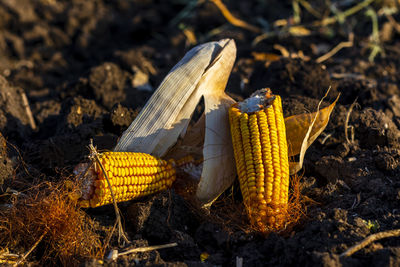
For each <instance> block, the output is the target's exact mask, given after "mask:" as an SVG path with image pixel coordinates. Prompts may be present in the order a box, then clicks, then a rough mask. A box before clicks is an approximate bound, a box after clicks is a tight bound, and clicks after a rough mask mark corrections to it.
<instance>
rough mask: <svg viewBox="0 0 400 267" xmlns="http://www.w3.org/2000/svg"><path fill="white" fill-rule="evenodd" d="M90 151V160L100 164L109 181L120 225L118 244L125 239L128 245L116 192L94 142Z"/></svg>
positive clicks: (90, 146)
mask: <svg viewBox="0 0 400 267" xmlns="http://www.w3.org/2000/svg"><path fill="white" fill-rule="evenodd" d="M89 150H90V156H89V158H91V159H92V160H95V161H96V162H97V163H98V164H99V166H100V168H101V171H102V172H103V173H104V177H105V178H106V180H107V184H108V188H109V189H110V193H111V197H112V200H113V205H114V210H115V217H116V223H117V225H118V243H121V237H122V238H123V239H124V241H125V242H126V243H130V242H129V239H128V237H127V236H126V234H125V231H124V228H123V227H122V220H121V214H120V210H119V208H118V205H117V202H116V201H115V194H114V191H113V189H112V186H111V183H110V180H109V179H108V175H107V172H106V170H105V169H104V166H103V164H101V161H100V158H99V153H98V152H97V150H96V148H95V147H94V146H93V140H91V142H90V144H89ZM113 229H114V228H113Z"/></svg>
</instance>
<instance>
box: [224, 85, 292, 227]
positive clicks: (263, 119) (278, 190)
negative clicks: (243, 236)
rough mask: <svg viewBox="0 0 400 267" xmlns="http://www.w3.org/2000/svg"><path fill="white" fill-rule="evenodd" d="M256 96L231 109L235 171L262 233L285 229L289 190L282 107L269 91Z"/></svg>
mask: <svg viewBox="0 0 400 267" xmlns="http://www.w3.org/2000/svg"><path fill="white" fill-rule="evenodd" d="M254 95H255V96H257V98H254V99H250V100H249V101H247V100H245V101H244V102H241V103H236V104H234V105H232V107H231V108H230V110H229V121H230V127H231V134H232V143H233V148H234V156H235V162H236V168H237V173H238V177H239V182H240V189H241V191H242V195H243V200H244V204H245V207H246V210H247V213H248V216H249V219H250V221H251V223H252V224H253V225H255V226H257V227H258V228H259V229H260V230H261V231H270V230H279V229H281V228H282V227H284V223H285V216H286V211H287V204H288V190H289V162H288V152H287V143H286V130H285V122H284V119H283V113H282V104H281V99H280V97H279V96H273V95H272V93H271V91H270V90H269V89H263V90H260V91H257V92H256V93H255V94H254ZM252 97H253V96H252ZM260 99H261V101H262V102H260V103H257V104H256V105H255V106H251V105H254V101H260Z"/></svg>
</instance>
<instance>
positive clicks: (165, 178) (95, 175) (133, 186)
mask: <svg viewBox="0 0 400 267" xmlns="http://www.w3.org/2000/svg"><path fill="white" fill-rule="evenodd" d="M98 156H99V159H100V162H101V164H102V166H103V168H104V170H105V172H106V174H107V177H108V179H109V181H110V184H111V188H112V190H113V193H114V196H115V200H116V202H121V201H128V200H132V199H135V198H139V197H143V196H147V195H150V194H154V193H157V192H160V191H162V190H165V189H167V188H169V187H170V186H171V185H172V183H173V182H174V181H175V178H176V170H175V165H176V164H175V162H174V161H173V160H169V161H165V160H162V159H158V158H156V157H154V156H151V155H149V154H145V153H133V152H104V153H99V154H98ZM83 169H84V167H82V166H81V167H80V170H77V172H82V170H83ZM80 197H81V198H80V201H79V202H80V205H81V206H82V207H89V206H90V207H98V206H102V205H106V204H110V203H112V201H113V200H112V195H111V192H110V188H109V186H108V183H107V180H106V177H105V174H104V173H103V169H102V168H101V167H100V165H99V164H98V162H96V161H94V163H93V165H92V166H91V167H90V168H89V170H88V173H87V174H86V176H85V178H84V182H83V186H82V194H81V196H80Z"/></svg>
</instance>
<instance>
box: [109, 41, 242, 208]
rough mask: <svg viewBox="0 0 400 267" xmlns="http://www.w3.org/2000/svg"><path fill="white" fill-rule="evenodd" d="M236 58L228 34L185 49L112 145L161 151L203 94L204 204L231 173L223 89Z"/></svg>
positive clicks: (222, 187)
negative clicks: (119, 137) (216, 39)
mask: <svg viewBox="0 0 400 267" xmlns="http://www.w3.org/2000/svg"><path fill="white" fill-rule="evenodd" d="M235 58H236V46H235V43H234V41H233V40H230V39H224V40H220V41H218V42H210V43H206V44H203V45H199V46H196V47H195V48H193V49H192V50H190V51H189V52H188V53H187V54H186V55H185V56H184V57H183V59H182V60H181V61H180V62H179V63H178V64H177V65H176V66H175V67H173V68H172V70H171V71H170V72H169V73H168V75H167V76H166V77H165V79H164V80H163V82H162V83H161V85H160V86H159V87H158V89H157V90H156V91H155V92H154V94H153V95H152V97H151V98H150V99H149V101H148V102H147V103H146V105H145V106H144V108H143V109H142V111H141V112H140V113H139V115H138V116H137V117H136V119H135V120H134V121H133V122H132V124H131V125H130V126H129V128H128V129H127V130H126V131H125V132H124V134H123V135H122V137H121V139H120V140H119V142H118V144H117V146H116V147H115V149H114V150H115V151H134V152H145V153H150V154H153V155H155V156H159V157H161V156H163V155H164V154H165V153H166V152H167V151H168V149H169V148H170V147H171V146H173V145H174V144H175V143H176V142H177V140H178V138H179V136H180V135H181V136H183V135H184V133H185V132H186V129H187V127H188V124H189V121H190V119H191V116H192V114H193V112H194V110H195V108H196V106H197V104H198V103H199V101H200V99H201V97H204V102H205V137H204V139H205V141H204V145H203V158H204V163H203V170H202V175H201V178H200V182H199V187H198V189H197V197H198V198H199V200H200V201H201V202H202V203H204V204H209V203H211V202H212V201H213V200H214V199H215V198H216V197H218V196H219V195H220V194H221V193H222V192H223V191H224V190H225V189H226V188H227V187H229V186H230V185H231V184H232V182H233V180H234V178H235V165H234V158H233V151H232V145H231V143H230V142H231V137H230V132H229V120H228V113H227V110H228V108H229V106H230V105H231V104H232V103H233V102H234V101H233V100H232V99H231V98H230V97H229V96H227V95H226V94H225V92H224V90H225V86H226V84H227V81H228V78H229V75H230V72H231V70H232V67H233V64H234V61H235Z"/></svg>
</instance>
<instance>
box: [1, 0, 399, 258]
mask: <svg viewBox="0 0 400 267" xmlns="http://www.w3.org/2000/svg"><path fill="white" fill-rule="evenodd" d="M224 2H225V3H226V4H227V7H228V8H229V9H230V10H231V11H232V12H233V13H234V14H235V15H237V16H239V17H240V18H242V19H244V20H245V21H247V22H249V23H252V24H254V25H258V26H260V22H261V21H262V20H261V19H263V21H264V25H265V24H266V23H267V22H268V24H269V25H270V28H271V27H272V24H273V22H274V21H275V20H277V19H285V18H289V17H290V16H292V15H293V10H292V5H291V1H265V3H264V2H263V1H224ZM308 2H310V3H311V4H312V5H313V6H314V7H315V9H316V10H317V11H318V12H321V14H324V12H325V13H327V12H329V8H328V7H326V6H325V2H326V1H308ZM331 2H334V3H335V4H336V5H338V6H339V8H340V9H342V10H345V9H346V8H349V6H345V4H343V5H341V4H339V3H340V2H341V1H331ZM343 2H352V1H343ZM386 2H387V3H386ZM190 5H191V2H190V1H155V0H146V1H144V0H133V1H122V0H121V1H107V0H96V1H84V0H73V1H55V0H18V1H13V0H4V1H0V57H1V60H0V132H1V133H2V135H1V134H0V185H1V184H2V183H3V180H6V179H7V180H6V182H5V184H4V185H3V187H2V188H3V191H5V190H6V189H7V187H8V186H9V185H10V184H12V181H13V180H14V179H15V178H16V177H24V179H28V180H29V179H31V180H32V181H33V180H34V178H32V177H36V179H38V178H39V177H40V179H42V180H57V179H60V170H62V172H63V173H64V172H65V173H71V172H72V169H73V168H74V166H75V165H76V164H77V163H79V162H81V161H82V160H85V158H86V156H87V155H88V150H87V145H88V144H89V141H90V139H92V138H93V139H94V143H95V144H96V145H97V147H98V148H99V149H112V147H113V146H114V145H115V144H116V142H117V139H118V137H119V136H120V135H121V134H122V132H123V131H124V130H125V129H126V128H127V127H128V126H129V124H130V123H131V122H132V120H133V119H134V118H135V116H136V114H137V112H138V111H139V110H140V108H141V107H143V105H144V104H145V103H146V100H147V99H148V98H149V97H150V95H151V93H152V91H153V90H154V88H157V86H158V84H159V83H160V82H161V80H162V79H163V77H164V76H165V75H166V73H167V72H168V71H169V70H170V69H171V68H172V67H173V66H174V64H175V63H177V62H178V61H179V59H180V58H181V57H182V56H183V55H184V54H185V52H186V51H188V50H189V49H190V48H191V47H193V44H191V43H190V40H189V39H188V38H187V36H186V35H185V33H184V30H190V31H192V32H193V33H194V34H195V36H196V37H197V41H198V42H199V43H200V42H207V41H211V40H219V39H222V38H233V39H235V41H236V45H237V48H238V56H237V60H236V64H235V66H234V70H233V72H232V75H231V78H230V81H229V83H228V87H227V91H228V93H230V94H231V95H232V96H233V97H234V98H236V99H238V100H239V99H243V98H246V97H247V96H249V95H250V94H251V92H253V91H254V90H256V89H260V88H262V87H271V88H272V90H273V92H274V93H276V94H279V95H281V96H282V99H283V106H284V113H285V116H289V115H293V114H300V113H304V112H310V111H314V110H315V109H316V107H317V104H318V102H319V100H320V99H321V98H322V96H323V95H324V94H325V92H326V90H327V89H328V88H329V87H331V92H330V94H329V97H328V99H327V101H326V103H325V104H328V102H332V101H333V100H334V99H335V97H336V96H337V94H338V93H339V92H340V93H341V97H340V99H339V101H338V104H337V105H336V107H335V109H334V112H333V114H332V116H331V120H330V122H329V124H328V127H327V128H326V130H325V131H324V133H323V134H322V135H321V137H319V138H318V139H317V141H316V142H315V143H314V144H313V145H312V146H311V147H310V149H309V150H308V152H307V154H306V158H305V166H304V173H303V174H302V179H301V189H302V193H303V194H304V195H306V196H307V197H308V198H309V199H312V203H314V204H312V205H311V204H310V205H309V206H308V208H307V212H306V217H305V218H304V219H303V220H302V221H301V223H300V224H299V225H297V226H295V228H294V229H293V230H292V231H291V232H290V233H289V234H286V235H284V236H283V235H279V234H270V235H269V236H267V237H261V236H258V235H256V234H248V233H245V232H243V231H241V230H238V229H231V228H229V227H228V226H227V225H224V224H221V223H216V222H212V221H210V220H207V219H205V217H204V216H201V215H199V214H198V213H197V212H196V211H195V209H193V208H190V205H188V204H187V203H186V202H185V200H184V199H183V198H182V197H181V196H179V195H178V194H176V193H175V191H174V190H170V191H168V192H164V193H162V194H160V195H157V196H153V197H149V198H146V199H143V200H140V201H136V202H129V203H124V204H121V210H122V214H123V217H124V220H125V226H126V230H127V232H128V234H129V237H130V239H131V240H133V244H134V245H136V246H146V245H158V244H163V243H170V242H177V243H178V246H177V247H175V248H170V249H165V250H159V251H153V252H148V253H141V254H133V255H129V256H124V257H121V258H120V259H119V260H118V261H117V264H118V265H121V266H129V265H146V266H148V265H157V266H234V265H235V264H236V262H237V260H239V259H243V266H265V265H271V266H342V265H343V266H365V265H367V264H368V265H373V266H400V239H399V238H387V239H383V240H380V241H377V242H375V243H373V244H372V245H369V246H367V247H366V248H364V249H362V250H360V251H359V252H357V253H355V254H354V255H353V256H351V257H348V258H340V257H339V255H340V254H341V253H343V252H344V251H345V250H346V249H347V248H349V247H350V246H352V245H354V244H355V243H357V242H359V241H361V240H362V239H364V238H365V237H367V236H369V235H370V234H373V233H375V232H380V231H385V230H390V229H397V228H400V209H399V205H400V49H399V45H400V34H399V32H398V31H396V28H395V27H394V26H392V28H391V30H390V29H389V30H390V31H389V32H388V30H387V29H388V28H390V23H389V19H388V18H387V17H386V16H384V15H379V18H378V22H379V25H380V30H381V31H380V34H381V41H382V43H381V46H382V48H383V49H384V51H385V57H382V55H378V56H377V57H376V58H375V62H369V61H368V56H369V55H370V50H369V48H368V42H369V36H370V34H371V28H372V26H371V19H370V18H368V17H367V16H365V14H364V11H361V12H359V13H357V14H356V15H354V16H351V17H349V18H347V20H346V22H345V23H344V24H342V25H340V24H332V25H330V26H327V27H325V28H312V27H311V28H312V29H313V32H312V34H311V35H310V36H306V37H294V36H291V35H289V34H287V33H279V34H276V35H275V36H273V37H270V38H267V39H265V40H263V41H261V42H259V43H257V44H256V45H255V46H252V45H251V43H252V41H253V40H254V38H255V37H256V36H257V35H258V34H255V33H252V32H250V31H247V30H244V29H241V28H237V27H234V26H232V25H229V24H227V22H226V20H225V19H224V17H223V16H222V15H221V13H220V12H219V10H218V9H217V8H216V7H215V5H213V4H212V3H211V2H207V1H206V2H204V3H201V4H198V5H197V6H195V7H193V8H192V9H190V8H189V6H190ZM383 5H393V7H399V4H398V2H396V1H380V2H379V3H376V4H375V5H373V8H374V9H375V10H376V11H378V10H381V8H382V7H383ZM185 8H186V9H185ZM184 10H189V13H185V12H186V11H185V12H183V13H179V12H181V11H184ZM179 14H181V15H182V16H181V15H179ZM378 14H379V12H378ZM391 16H392V18H393V19H394V20H397V21H400V15H399V13H394V14H393V15H391ZM314 20H315V18H314V17H313V16H312V15H310V14H309V13H308V12H307V11H306V10H305V9H304V8H303V9H302V21H303V22H304V23H305V25H311V24H310V23H311V22H312V21H314ZM388 23H389V24H388ZM384 25H386V26H385V27H386V30H385V31H384V30H383V28H384ZM397 25H398V24H397ZM217 27H222V28H220V29H221V31H213V32H212V30H214V29H216V28H217ZM271 29H272V28H271ZM271 29H270V30H271ZM397 30H398V29H397ZM349 31H353V32H354V33H355V41H354V45H353V46H352V47H350V48H344V49H342V50H341V51H339V52H338V53H337V54H336V55H334V56H333V57H331V58H329V59H328V60H327V61H325V62H323V63H317V62H316V59H317V58H318V57H319V56H321V55H323V54H324V53H326V52H327V51H329V50H330V49H332V48H333V47H334V46H336V45H337V44H338V43H339V42H341V41H346V40H347V38H348V37H347V33H348V32H349ZM275 44H280V45H281V46H283V47H285V48H286V49H287V50H288V51H289V52H290V53H292V54H293V53H298V52H299V51H300V50H301V51H302V52H303V53H304V55H306V56H307V57H309V58H307V57H303V58H290V57H281V56H279V55H280V52H279V51H278V50H276V49H274V48H273V47H274V45H275ZM324 47H328V48H325V50H324ZM252 52H263V53H269V54H276V56H275V59H276V60H273V61H268V62H266V61H265V60H264V61H259V60H255V59H254V57H253V55H252ZM24 94H26V96H27V99H28V101H29V106H30V109H31V112H32V114H33V119H34V124H35V125H36V127H34V126H35V125H32V122H31V121H30V119H29V114H28V113H29V112H27V110H28V109H29V108H27V106H26V104H24V101H23V97H24ZM355 101H356V102H357V105H355V107H354V109H353V111H352V112H351V114H350V116H349V121H348V126H350V128H349V130H348V140H346V136H345V125H346V116H347V114H348V112H349V108H350V105H351V104H352V103H353V102H355ZM3 136H4V137H3ZM0 195H1V193H0ZM237 195H238V196H237V197H236V199H235V201H236V203H237V204H238V205H239V209H243V207H242V206H240V201H241V199H240V196H239V195H240V194H237ZM87 212H88V213H89V215H90V216H91V217H92V218H94V219H95V220H96V221H99V222H100V224H102V225H106V226H112V224H113V221H114V213H113V208H112V207H111V206H107V207H102V208H99V209H89V210H87ZM212 212H213V208H212V209H211V213H212ZM115 245H116V244H115ZM202 253H207V254H208V255H209V257H208V258H207V259H205V260H204V261H202V260H201V259H200V255H201V254H202ZM38 255H40V253H39V254H37V255H36V256H35V253H33V254H32V255H31V256H30V257H32V260H38V259H37V258H35V257H38ZM87 264H89V265H90V264H98V263H87ZM112 265H114V264H112Z"/></svg>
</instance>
